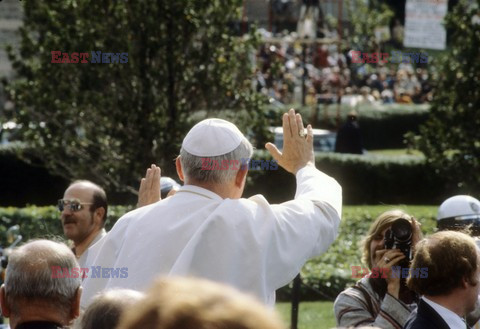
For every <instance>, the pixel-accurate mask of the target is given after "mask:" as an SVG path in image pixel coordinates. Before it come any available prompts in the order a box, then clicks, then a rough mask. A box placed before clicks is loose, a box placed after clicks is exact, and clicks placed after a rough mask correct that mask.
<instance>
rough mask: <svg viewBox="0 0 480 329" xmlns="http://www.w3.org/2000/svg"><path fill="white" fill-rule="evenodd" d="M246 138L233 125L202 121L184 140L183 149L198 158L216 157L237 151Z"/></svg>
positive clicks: (210, 120) (219, 120)
mask: <svg viewBox="0 0 480 329" xmlns="http://www.w3.org/2000/svg"><path fill="white" fill-rule="evenodd" d="M244 138H245V136H244V135H243V134H242V132H241V131H240V130H239V129H238V128H237V126H235V125H234V124H233V123H231V122H228V121H226V120H222V119H216V118H214V119H205V120H203V121H200V122H199V123H197V124H196V125H195V126H193V128H192V129H190V131H189V132H188V134H187V136H185V138H184V139H183V143H182V148H183V149H184V150H185V151H187V152H188V153H190V154H192V155H195V156H198V157H214V156H219V155H223V154H226V153H229V152H232V151H233V150H235V149H236V148H237V147H238V146H239V145H240V143H241V142H242V139H244Z"/></svg>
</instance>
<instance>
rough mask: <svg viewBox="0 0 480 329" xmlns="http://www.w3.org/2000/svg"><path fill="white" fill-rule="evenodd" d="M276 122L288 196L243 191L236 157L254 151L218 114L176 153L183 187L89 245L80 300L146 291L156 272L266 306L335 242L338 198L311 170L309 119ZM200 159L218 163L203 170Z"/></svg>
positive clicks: (327, 180) (331, 183)
mask: <svg viewBox="0 0 480 329" xmlns="http://www.w3.org/2000/svg"><path fill="white" fill-rule="evenodd" d="M283 129H284V147H283V153H281V152H280V151H279V150H278V149H277V148H276V147H275V146H274V145H273V144H271V143H267V145H266V148H267V149H268V150H269V152H270V153H271V154H272V156H273V158H274V159H275V160H276V161H277V162H278V164H279V165H280V166H281V167H283V168H284V169H285V170H287V171H288V172H290V173H292V174H294V175H295V176H296V180H297V191H296V195H295V199H294V200H290V201H288V202H284V203H282V204H279V205H270V204H269V203H268V202H267V200H266V199H265V198H264V197H263V196H262V195H255V196H253V197H251V198H248V199H243V198H241V195H242V193H243V189H244V187H245V180H246V176H247V171H248V166H247V165H245V164H243V165H242V163H241V160H243V159H246V158H250V157H251V155H252V152H253V151H252V145H251V144H250V143H249V142H248V140H247V139H246V138H245V136H244V135H243V134H242V133H241V132H240V131H239V130H238V128H237V127H236V126H235V125H233V124H232V123H230V122H228V121H225V120H221V119H207V120H204V121H202V122H200V123H198V124H197V125H195V126H194V127H193V128H192V129H191V130H190V131H189V133H188V134H187V136H186V137H185V139H184V140H183V143H182V148H181V150H180V156H179V157H178V158H177V161H176V166H177V172H178V175H179V177H180V179H181V180H182V181H183V182H184V186H182V187H181V188H180V189H179V191H178V192H177V193H176V194H175V195H174V196H172V197H169V198H166V199H165V200H162V201H160V202H156V203H154V204H151V205H148V206H145V207H141V208H138V209H136V210H134V211H131V212H129V213H127V214H126V215H124V216H123V217H122V218H120V219H119V220H118V222H117V223H116V224H115V226H114V227H113V228H112V230H111V231H110V232H109V233H108V234H107V236H106V237H105V238H104V239H102V240H101V241H100V242H99V243H97V244H96V245H95V246H93V247H92V248H90V249H89V251H88V253H89V255H88V259H87V264H88V265H89V266H90V267H91V268H92V270H93V269H95V270H96V272H95V273H90V275H88V278H86V279H85V280H84V282H83V286H84V294H83V297H82V307H85V306H87V305H88V304H89V303H90V300H91V298H92V297H93V296H94V295H95V294H96V293H97V292H99V291H102V290H105V289H109V288H113V287H123V288H130V289H136V290H143V289H145V288H146V287H148V286H149V284H151V282H152V281H153V279H154V278H155V277H156V276H158V275H170V276H174V275H180V276H197V277H202V278H205V279H210V280H213V281H217V282H222V283H226V284H229V285H232V286H234V287H236V288H237V289H239V290H241V291H244V292H248V293H252V294H254V295H255V296H257V297H258V298H259V299H260V300H261V301H263V302H265V303H266V304H269V305H273V304H274V302H275V290H276V289H278V288H280V287H282V286H284V285H286V284H287V283H288V282H290V281H291V280H292V279H293V278H294V277H295V276H296V275H297V273H298V272H299V271H300V269H301V267H302V266H303V264H304V263H305V262H306V261H307V260H308V259H309V258H311V257H314V256H317V255H320V254H321V253H323V252H325V251H326V250H327V249H328V247H329V246H330V245H331V244H332V242H333V241H334V240H335V238H336V236H337V233H338V232H337V231H338V226H339V223H340V218H341V203H342V196H341V187H340V185H339V184H338V183H337V182H336V181H335V180H334V179H333V178H331V177H329V176H327V175H325V174H323V173H322V172H320V171H319V170H317V169H316V168H315V159H314V153H313V130H312V127H311V126H310V125H309V126H308V127H307V129H306V131H307V133H306V134H305V128H304V126H303V122H302V118H301V116H300V115H299V114H295V111H294V110H293V109H292V110H290V111H289V112H288V113H285V114H284V115H283ZM205 159H208V161H209V162H211V163H215V161H217V162H218V163H222V165H221V167H219V168H217V170H205V168H206V167H205V163H206V160H205ZM279 188H281V187H279ZM125 268H127V269H128V275H127V276H125V275H124V276H123V277H120V276H119V275H118V270H119V269H124V270H125ZM100 271H103V272H102V275H99V273H100Z"/></svg>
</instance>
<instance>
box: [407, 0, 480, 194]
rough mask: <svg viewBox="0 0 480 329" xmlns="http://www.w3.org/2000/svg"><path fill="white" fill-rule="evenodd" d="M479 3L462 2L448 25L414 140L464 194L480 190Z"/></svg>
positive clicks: (411, 137)
mask: <svg viewBox="0 0 480 329" xmlns="http://www.w3.org/2000/svg"><path fill="white" fill-rule="evenodd" d="M479 7H480V1H478V0H477V4H476V5H471V4H467V2H466V1H461V2H460V3H459V4H458V5H456V6H455V7H454V9H453V11H452V12H451V13H449V14H448V15H447V17H446V19H445V24H446V28H447V30H449V31H451V35H450V36H449V40H450V44H449V49H448V52H447V54H446V55H445V56H443V57H442V58H441V59H440V61H441V62H440V70H439V72H438V73H439V75H438V79H436V81H437V87H436V90H435V94H434V97H433V101H432V104H431V112H430V115H429V119H428V120H427V122H426V123H425V124H424V125H423V126H421V127H420V134H419V136H413V135H412V134H410V139H413V140H414V143H415V145H416V146H417V148H418V149H420V150H421V151H422V152H423V153H424V154H425V156H426V157H427V161H428V162H429V163H430V164H431V165H432V166H433V168H434V169H435V170H436V172H437V173H438V174H440V175H444V176H446V177H449V178H450V182H451V183H452V184H453V185H455V186H454V187H455V188H456V189H458V191H459V192H463V193H473V192H478V191H479V190H480V188H479V186H480V129H479V127H480V23H479V22H478V20H480V10H479Z"/></svg>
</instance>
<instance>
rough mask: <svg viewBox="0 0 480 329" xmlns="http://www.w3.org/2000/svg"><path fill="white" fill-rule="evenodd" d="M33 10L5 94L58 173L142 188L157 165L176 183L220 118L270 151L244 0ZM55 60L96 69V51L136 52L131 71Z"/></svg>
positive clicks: (29, 138) (73, 1)
mask: <svg viewBox="0 0 480 329" xmlns="http://www.w3.org/2000/svg"><path fill="white" fill-rule="evenodd" d="M23 4H24V10H25V19H24V26H23V27H22V28H21V30H20V33H21V45H20V49H19V52H18V53H15V52H14V51H13V50H12V48H10V49H9V56H10V60H11V61H12V63H13V68H14V70H15V73H16V80H15V81H13V82H12V83H11V84H10V85H9V86H8V88H7V90H8V93H9V97H11V99H12V100H14V103H15V117H14V119H15V120H16V121H17V123H20V124H21V125H22V139H23V141H25V142H26V143H27V145H28V146H29V147H28V150H29V151H28V152H29V153H28V154H29V156H34V157H39V158H41V159H42V161H43V163H44V164H45V165H46V167H47V168H48V169H50V170H51V171H52V172H54V173H56V174H60V175H61V176H63V177H66V178H67V179H72V178H79V177H82V178H87V179H92V180H94V181H95V182H98V183H99V184H101V185H104V186H105V187H107V188H108V189H110V190H116V191H121V190H124V191H125V190H129V191H134V190H136V188H137V187H138V179H139V177H141V175H142V174H143V172H144V170H145V168H146V167H147V166H148V165H149V164H151V163H159V164H160V165H161V166H162V167H163V168H164V169H167V170H166V172H167V173H169V174H173V172H172V171H173V165H172V164H173V160H174V158H175V156H176V155H177V154H178V151H179V147H180V143H181V140H182V138H183V136H184V135H185V133H186V131H187V130H188V129H189V128H190V127H191V125H192V124H193V123H195V122H196V121H199V120H200V119H202V118H204V117H207V116H213V115H215V116H220V117H227V118H230V119H232V120H233V121H235V122H236V123H237V124H239V125H240V126H241V127H242V128H247V127H248V128H249V131H250V132H251V134H252V135H253V136H254V137H256V138H257V142H258V143H262V142H263V140H262V136H264V133H265V131H264V130H265V128H264V127H265V126H267V125H266V124H265V117H264V114H263V112H262V111H261V107H262V105H263V104H264V101H263V99H262V98H261V96H259V95H258V94H256V93H254V92H253V91H252V88H251V83H250V78H251V75H252V71H251V69H250V67H251V56H250V55H251V54H252V49H254V48H253V47H254V46H255V45H256V42H257V41H258V40H256V37H255V35H254V34H253V33H252V34H250V38H247V39H243V38H240V37H236V36H234V33H233V32H232V31H233V29H232V28H230V27H229V26H231V25H232V22H235V21H238V19H239V17H240V7H241V0H158V1H109V0H102V1H88V0H64V1H25V2H23ZM52 51H62V52H67V53H70V54H71V53H73V52H88V53H89V58H88V61H90V60H91V59H92V53H91V52H92V51H102V52H113V53H117V52H118V53H121V52H128V63H123V64H122V63H111V64H94V63H86V64H82V63H78V64H72V63H70V64H68V63H60V64H59V63H51V61H52V53H51V52H52ZM226 110H230V111H226ZM24 156H25V155H24ZM169 171H170V172H169ZM164 172H165V171H164Z"/></svg>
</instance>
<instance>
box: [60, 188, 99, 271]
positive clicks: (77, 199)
mask: <svg viewBox="0 0 480 329" xmlns="http://www.w3.org/2000/svg"><path fill="white" fill-rule="evenodd" d="M58 209H59V210H60V211H61V216H60V217H61V220H62V226H63V233H64V234H65V236H66V237H67V238H68V239H70V240H72V241H73V248H72V251H73V253H74V254H75V256H76V257H77V260H78V263H79V264H80V267H85V265H86V264H85V262H86V260H87V257H86V256H87V255H86V253H85V251H86V250H87V249H88V248H89V247H90V246H92V245H94V244H95V243H96V242H97V241H99V240H100V239H101V238H102V237H103V236H105V235H106V234H107V232H106V231H105V229H104V225H105V220H106V218H107V210H108V204H107V195H106V193H105V191H104V190H103V189H102V188H101V187H100V186H98V185H97V184H94V183H92V182H90V181H87V180H79V181H75V182H73V183H72V184H70V186H69V187H68V188H67V190H66V191H65V193H64V195H63V199H61V200H58Z"/></svg>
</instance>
